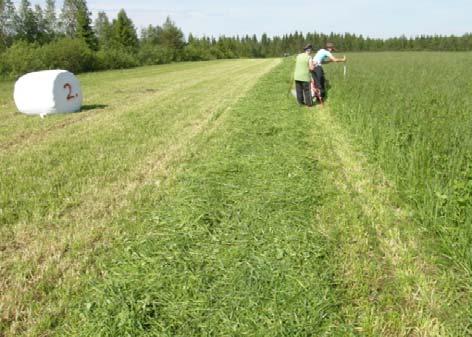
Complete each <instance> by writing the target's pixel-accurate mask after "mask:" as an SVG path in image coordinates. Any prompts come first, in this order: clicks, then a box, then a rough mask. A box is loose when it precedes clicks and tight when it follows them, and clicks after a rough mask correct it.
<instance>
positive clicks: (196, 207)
mask: <svg viewBox="0 0 472 337" xmlns="http://www.w3.org/2000/svg"><path fill="white" fill-rule="evenodd" d="M292 66H293V65H292V63H291V62H286V63H284V65H282V66H281V67H278V68H276V70H275V71H273V72H272V73H270V74H268V75H266V76H265V77H263V78H262V79H261V81H260V82H259V83H258V84H257V86H256V87H255V88H254V89H253V90H251V92H249V93H248V94H247V95H246V96H245V98H244V99H243V100H241V101H239V103H238V104H236V105H235V106H233V107H232V108H231V109H230V111H229V112H228V113H227V114H225V118H224V121H223V122H222V123H221V125H220V127H219V128H218V129H215V130H214V131H213V132H212V133H211V134H201V135H200V136H199V137H198V139H196V143H197V144H198V145H199V146H198V149H197V150H196V151H194V153H192V155H191V156H189V157H188V158H187V160H186V161H185V163H183V165H182V166H181V168H180V170H179V172H177V174H176V176H175V179H174V180H173V181H172V182H168V183H164V184H161V185H159V186H157V185H155V184H153V185H149V186H146V187H145V188H143V189H141V190H139V191H138V192H137V193H136V194H135V197H136V198H135V200H134V202H133V203H132V205H130V206H129V207H128V208H127V211H126V212H124V213H123V214H121V215H120V216H119V217H118V218H117V219H115V222H114V226H117V227H119V228H123V230H124V232H125V233H124V235H123V236H122V237H121V240H120V242H115V246H114V247H113V249H112V250H111V251H109V252H108V253H107V254H105V255H104V256H103V257H102V258H100V259H99V261H97V271H100V272H101V273H98V272H97V274H94V275H92V276H91V277H90V278H89V281H88V285H87V288H86V292H85V293H83V294H81V296H80V297H76V298H74V299H73V300H71V303H70V306H69V307H68V308H67V310H66V315H65V318H64V321H61V322H59V324H58V327H57V328H56V332H55V334H54V335H57V336H66V335H71V336H90V335H94V336H118V335H119V336H126V335H130V336H224V335H251V336H275V335H293V336H308V335H331V333H332V332H336V331H339V335H342V331H343V329H344V327H342V323H341V322H338V321H337V312H338V307H339V306H340V305H341V303H340V302H338V301H337V300H336V298H334V294H335V292H333V291H332V289H333V287H335V285H334V284H333V269H334V268H335V265H332V261H331V259H330V258H329V256H330V255H331V254H332V251H333V249H335V246H334V245H332V244H331V243H330V242H329V241H328V240H326V238H325V237H324V236H322V235H320V233H319V232H318V230H317V226H316V223H314V211H315V209H316V208H317V207H318V205H320V204H321V203H322V198H323V190H324V189H323V184H324V182H323V181H320V180H319V176H320V174H319V168H318V165H317V162H316V161H314V160H313V151H314V147H313V146H312V144H311V143H310V139H311V137H310V134H311V125H310V122H309V118H310V112H309V111H308V110H302V109H299V108H298V107H297V106H296V105H295V104H294V101H293V98H292V97H287V96H286V95H285V93H286V89H287V82H286V81H285V79H286V78H287V77H289V76H287V74H289V73H290V71H291V69H292Z"/></svg>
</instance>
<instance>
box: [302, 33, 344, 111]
mask: <svg viewBox="0 0 472 337" xmlns="http://www.w3.org/2000/svg"><path fill="white" fill-rule="evenodd" d="M335 50H336V48H335V46H334V44H333V43H331V42H328V43H326V48H324V49H320V50H318V52H317V53H316V54H315V56H313V57H312V58H311V60H310V72H311V76H312V78H313V81H314V82H315V83H314V84H315V90H316V91H317V92H316V98H317V101H318V103H323V101H324V99H325V98H326V78H325V74H324V70H323V64H326V63H331V62H336V63H337V62H346V56H344V57H343V58H342V59H341V58H336V57H334V56H333V54H332V52H333V51H335Z"/></svg>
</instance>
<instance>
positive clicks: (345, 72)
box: [344, 63, 347, 78]
mask: <svg viewBox="0 0 472 337" xmlns="http://www.w3.org/2000/svg"><path fill="white" fill-rule="evenodd" d="M346 76H347V65H346V63H344V78H346Z"/></svg>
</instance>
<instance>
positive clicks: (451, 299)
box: [313, 105, 460, 337]
mask: <svg viewBox="0 0 472 337" xmlns="http://www.w3.org/2000/svg"><path fill="white" fill-rule="evenodd" d="M313 122H314V124H315V128H314V130H315V132H316V133H315V134H314V137H315V138H316V139H317V141H316V142H317V143H318V144H323V146H322V147H321V151H320V152H319V157H318V160H319V162H320V163H322V165H323V166H324V167H325V168H326V170H325V171H324V172H325V179H326V180H327V183H328V184H332V186H335V188H336V190H335V192H333V193H334V194H333V195H332V199H331V205H330V206H329V203H328V206H327V207H325V209H324V210H322V211H321V212H319V213H318V215H317V216H318V219H319V223H320V225H322V226H323V228H324V230H323V231H324V233H325V235H326V236H327V237H333V236H336V240H338V241H339V243H338V244H339V245H340V247H339V250H338V251H337V252H334V254H335V256H336V260H337V261H338V263H339V264H340V265H341V268H340V271H339V272H340V274H339V282H340V284H341V285H343V287H341V289H342V293H343V296H345V297H346V298H347V301H346V303H345V304H344V305H343V311H344V319H345V320H346V321H347V322H348V323H349V325H350V326H352V327H354V330H355V331H357V333H359V334H360V335H363V336H392V337H398V336H405V337H406V336H418V337H419V336H431V337H433V336H435V337H439V336H456V335H459V334H458V331H460V327H459V326H456V325H455V322H454V321H453V320H452V315H449V309H450V308H451V307H452V306H454V305H457V303H456V302H457V300H456V298H457V293H456V294H454V293H453V291H451V289H449V287H448V284H450V282H454V277H453V275H451V274H450V273H448V272H447V271H441V270H439V269H438V267H437V266H436V265H435V262H434V257H432V256H427V253H425V250H424V247H422V245H423V244H424V242H422V238H423V235H422V233H421V230H420V229H417V228H416V225H415V224H414V223H413V220H412V217H411V214H412V213H411V211H410V210H409V209H408V207H407V206H406V205H404V204H402V203H401V202H400V201H399V200H397V199H395V195H396V190H395V186H394V185H393V184H392V183H391V182H389V181H388V179H386V178H385V176H384V175H383V173H382V172H381V171H380V170H379V169H377V168H375V167H374V166H372V165H371V164H369V162H368V161H367V158H366V157H365V155H363V154H362V152H360V151H358V150H357V148H356V147H355V146H354V145H353V143H352V142H351V140H350V137H349V135H348V134H347V133H346V132H345V130H343V128H342V127H341V126H340V125H339V124H338V122H337V121H336V119H335V118H333V117H332V115H331V113H330V107H329V105H328V107H326V108H325V109H319V110H317V111H316V112H315V114H314V118H313ZM331 207H332V208H331ZM446 303H447V304H448V305H451V307H449V306H448V305H445V304H446Z"/></svg>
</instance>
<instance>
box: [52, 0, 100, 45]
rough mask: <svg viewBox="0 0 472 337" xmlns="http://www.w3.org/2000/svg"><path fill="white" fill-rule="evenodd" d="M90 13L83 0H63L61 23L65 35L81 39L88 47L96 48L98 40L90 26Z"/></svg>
mask: <svg viewBox="0 0 472 337" xmlns="http://www.w3.org/2000/svg"><path fill="white" fill-rule="evenodd" d="M90 15H91V14H90V12H89V11H88V8H87V3H86V1H85V0H64V5H63V7H62V13H61V25H62V29H63V32H64V34H65V35H66V36H68V37H70V38H79V39H83V40H84V41H85V42H86V43H87V45H88V46H89V47H90V49H92V50H97V49H98V40H97V37H96V36H95V33H94V31H93V29H92V26H91V23H92V20H91V18H90Z"/></svg>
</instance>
